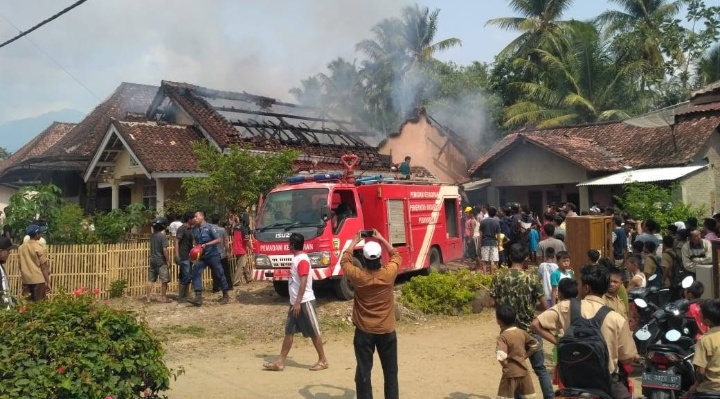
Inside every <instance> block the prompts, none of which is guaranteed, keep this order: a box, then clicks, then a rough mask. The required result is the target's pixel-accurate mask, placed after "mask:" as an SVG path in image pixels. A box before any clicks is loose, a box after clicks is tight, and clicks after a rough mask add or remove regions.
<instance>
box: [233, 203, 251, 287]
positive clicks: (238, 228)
mask: <svg viewBox="0 0 720 399" xmlns="http://www.w3.org/2000/svg"><path fill="white" fill-rule="evenodd" d="M249 221H250V218H249V216H248V214H247V213H243V214H242V217H239V216H238V215H237V214H235V213H233V214H232V216H231V217H230V222H231V223H232V239H233V240H232V254H233V256H235V257H236V258H237V262H236V263H235V270H234V273H233V281H232V284H233V286H234V287H237V286H239V285H241V284H242V283H243V280H244V282H245V283H246V284H247V283H249V282H250V280H251V279H252V277H251V276H250V273H248V270H247V259H248V255H247V252H248V251H247V249H248V242H249V240H250V230H249V229H248V225H249V224H250V223H249Z"/></svg>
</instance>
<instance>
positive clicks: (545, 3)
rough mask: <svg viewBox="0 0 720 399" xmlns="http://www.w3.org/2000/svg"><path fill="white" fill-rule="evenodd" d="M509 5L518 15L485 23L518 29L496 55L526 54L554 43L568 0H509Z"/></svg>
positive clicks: (560, 33)
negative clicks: (513, 36) (508, 42)
mask: <svg viewBox="0 0 720 399" xmlns="http://www.w3.org/2000/svg"><path fill="white" fill-rule="evenodd" d="M509 3H510V7H511V8H512V9H513V11H515V12H517V13H518V14H520V15H521V16H519V17H507V18H495V19H491V20H489V21H487V23H486V24H485V25H494V26H497V27H500V28H502V29H505V30H512V31H517V32H521V33H520V36H518V37H517V38H516V39H515V40H513V41H512V42H510V44H508V45H507V46H505V48H504V49H503V50H502V51H501V52H500V54H498V58H500V59H503V58H507V57H512V58H517V57H526V56H528V55H530V54H532V53H533V51H534V50H535V49H537V48H543V47H547V45H548V44H549V43H556V44H557V41H558V38H559V36H561V35H562V30H563V26H564V25H565V22H564V21H561V20H560V18H561V17H562V14H563V12H564V11H565V10H567V9H568V7H570V5H571V3H572V0H510V2H509Z"/></svg>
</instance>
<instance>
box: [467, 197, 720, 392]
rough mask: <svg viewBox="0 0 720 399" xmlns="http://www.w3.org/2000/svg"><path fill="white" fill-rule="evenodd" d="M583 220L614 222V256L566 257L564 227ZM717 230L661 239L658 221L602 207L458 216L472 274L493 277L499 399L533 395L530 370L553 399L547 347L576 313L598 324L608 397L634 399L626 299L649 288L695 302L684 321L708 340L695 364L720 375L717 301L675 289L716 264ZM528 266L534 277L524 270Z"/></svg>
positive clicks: (672, 232) (718, 218) (676, 227)
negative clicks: (629, 381) (631, 292)
mask: <svg viewBox="0 0 720 399" xmlns="http://www.w3.org/2000/svg"><path fill="white" fill-rule="evenodd" d="M583 214H594V215H606V216H612V218H613V223H614V229H613V233H612V242H613V250H612V253H608V254H605V255H606V256H605V257H603V256H602V254H601V252H600V251H599V250H590V251H589V252H588V253H587V254H570V253H568V251H567V248H566V247H565V239H566V237H567V230H566V228H565V221H566V219H567V218H570V217H575V216H581V215H583ZM719 222H720V214H718V215H715V217H713V218H707V219H705V220H704V221H703V222H702V224H701V225H698V220H697V219H695V218H689V219H688V220H685V221H678V222H676V223H673V224H672V225H670V226H666V228H665V229H664V230H666V231H667V233H666V235H664V236H663V235H661V234H660V232H661V230H663V229H662V228H661V226H660V225H659V224H658V223H657V222H655V221H654V220H651V219H648V220H644V221H643V222H642V223H637V222H636V221H635V220H633V219H632V217H630V215H628V214H626V213H616V212H615V210H614V209H612V208H603V207H599V206H593V208H591V210H589V211H587V212H581V213H580V215H579V214H578V213H577V208H576V207H575V205H574V204H571V203H568V204H564V205H563V206H559V207H556V206H549V207H548V208H547V209H546V211H545V213H544V214H543V215H542V217H541V218H536V217H535V216H534V215H533V214H532V213H531V212H529V210H528V208H527V207H525V206H521V205H519V204H508V205H507V206H505V207H501V208H496V207H493V206H489V205H483V206H479V207H466V208H464V220H463V223H464V228H465V229H464V237H465V243H466V259H468V260H470V261H471V262H472V269H475V270H483V271H486V272H492V273H493V279H492V283H491V288H490V295H491V297H492V298H493V300H494V305H495V306H496V316H497V323H498V325H499V326H500V328H501V334H500V336H499V337H498V341H497V345H496V347H497V349H496V351H497V360H498V361H499V362H500V363H501V365H502V367H503V377H502V380H501V382H500V385H499V388H498V397H503V398H512V397H518V396H521V397H528V396H530V395H532V394H534V390H533V388H532V386H533V385H532V381H530V380H528V378H529V376H528V371H529V369H530V368H531V369H532V370H533V371H534V372H535V374H536V375H537V377H538V380H539V383H540V384H539V385H540V388H541V390H542V396H543V397H544V398H546V399H549V398H552V397H554V396H555V393H554V389H553V378H552V377H551V374H550V372H549V371H548V370H547V368H546V366H545V359H544V357H545V355H544V352H543V350H542V346H543V341H548V342H551V343H552V344H557V343H558V342H559V341H560V340H561V339H562V338H561V337H562V334H563V332H567V330H568V328H570V326H571V313H572V311H571V308H572V307H573V306H578V309H577V311H578V312H579V314H581V315H582V318H586V319H592V318H594V317H595V316H598V317H599V318H600V320H601V321H600V322H599V325H600V327H599V334H600V335H601V337H602V339H603V340H604V342H605V344H606V348H607V351H608V356H609V359H610V360H609V364H608V365H607V367H606V369H607V372H608V374H607V379H608V381H611V384H610V385H608V388H607V389H608V391H609V392H608V393H609V394H611V396H612V397H614V398H616V399H626V398H630V397H631V394H630V392H629V390H628V385H627V384H626V381H627V375H628V373H629V372H630V371H631V366H632V364H633V362H635V361H636V360H637V359H638V353H637V349H636V347H635V343H634V340H633V338H632V331H635V330H636V328H637V327H638V319H639V316H638V315H637V311H636V309H635V307H634V305H633V304H632V303H629V301H628V294H627V292H628V291H629V290H632V289H633V288H644V287H649V286H657V287H663V286H665V287H670V289H671V292H672V296H673V298H674V299H679V298H681V297H685V298H686V299H688V300H689V301H690V302H691V305H690V311H689V312H688V315H689V316H692V317H693V318H694V319H695V320H696V322H697V324H698V326H699V327H700V332H699V334H698V337H697V338H699V339H704V341H702V343H703V345H704V347H703V349H702V350H703V351H704V353H703V354H702V355H701V357H700V360H698V361H696V362H695V365H696V366H697V367H698V369H699V370H700V371H702V372H703V373H706V374H708V375H720V374H718V373H720V366H716V363H713V362H718V363H717V364H720V354H719V353H720V352H718V350H720V340H718V339H715V338H712V337H711V336H710V335H711V334H712V333H714V332H715V331H716V330H717V329H718V328H720V327H717V326H720V301H719V300H717V299H715V300H709V301H701V300H700V298H701V297H702V295H703V291H704V287H703V285H702V283H701V282H699V281H697V280H695V281H694V282H693V284H692V285H691V286H690V287H689V288H687V289H683V288H682V287H681V285H680V282H681V281H682V279H683V278H685V277H686V276H695V272H696V270H697V268H698V267H699V266H701V265H710V264H711V263H712V252H711V244H710V242H711V241H712V240H717V239H718V236H719V235H720V232H719V231H718V224H719ZM571 234H572V232H571ZM528 264H533V265H536V266H537V270H536V271H535V270H533V271H530V270H529V269H528ZM571 264H574V265H585V266H582V267H576V268H575V270H579V271H580V276H579V277H580V278H579V280H580V281H581V285H580V287H578V284H577V280H576V278H575V275H574V272H573V268H572V267H571ZM499 265H501V266H503V267H501V268H498V266H499ZM580 298H582V299H581V300H580ZM573 301H578V302H577V305H572V304H573ZM538 310H540V311H541V313H539V314H538V313H537V311H538ZM601 310H602V312H601ZM717 331H720V330H717ZM704 334H705V335H704ZM701 337H707V338H701ZM715 342H718V343H717V344H715ZM556 349H557V348H556ZM556 356H557V354H556ZM708 356H709V357H708ZM526 359H529V360H530V367H527V365H526V362H525V360H526ZM593 375H596V374H593ZM556 377H557V376H556ZM593 378H595V379H597V377H593ZM555 381H556V382H557V378H555ZM588 384H589V385H592V382H589V383H588ZM693 390H696V391H699V392H702V391H706V392H720V383H719V382H718V381H716V380H715V379H708V378H704V379H700V380H699V382H698V383H697V384H696V385H695V386H694V387H693Z"/></svg>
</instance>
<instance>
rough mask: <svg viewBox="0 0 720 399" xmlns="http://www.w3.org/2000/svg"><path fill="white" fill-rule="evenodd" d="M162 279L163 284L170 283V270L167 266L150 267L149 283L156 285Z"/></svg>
mask: <svg viewBox="0 0 720 399" xmlns="http://www.w3.org/2000/svg"><path fill="white" fill-rule="evenodd" d="M158 278H160V282H161V283H169V282H170V270H169V269H168V266H167V265H162V266H154V265H150V269H149V270H148V282H151V283H154V282H156V281H157V280H158Z"/></svg>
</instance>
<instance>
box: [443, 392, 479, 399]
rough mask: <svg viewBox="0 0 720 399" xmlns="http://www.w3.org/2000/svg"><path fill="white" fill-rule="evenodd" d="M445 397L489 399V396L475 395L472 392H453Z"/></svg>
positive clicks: (454, 398) (449, 398) (450, 398)
mask: <svg viewBox="0 0 720 399" xmlns="http://www.w3.org/2000/svg"><path fill="white" fill-rule="evenodd" d="M445 399H490V397H488V396H484V395H476V394H474V393H462V392H453V393H451V394H450V395H448V396H446V397H445Z"/></svg>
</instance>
